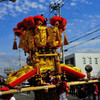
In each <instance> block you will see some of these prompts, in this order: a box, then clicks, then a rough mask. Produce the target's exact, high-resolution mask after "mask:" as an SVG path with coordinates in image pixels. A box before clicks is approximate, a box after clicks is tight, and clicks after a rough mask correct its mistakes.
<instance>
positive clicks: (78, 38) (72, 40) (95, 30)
mask: <svg viewBox="0 0 100 100" xmlns="http://www.w3.org/2000/svg"><path fill="white" fill-rule="evenodd" d="M98 31H100V29H97V30H95V31H92V32H90V33H88V34H86V35H84V36H81V37H79V38H77V39H74V40H72V41H70V42H69V44H70V43H73V42H75V41H77V40H79V39H82V38H84V37H86V36H88V35H90V34H93V33H95V32H98Z"/></svg>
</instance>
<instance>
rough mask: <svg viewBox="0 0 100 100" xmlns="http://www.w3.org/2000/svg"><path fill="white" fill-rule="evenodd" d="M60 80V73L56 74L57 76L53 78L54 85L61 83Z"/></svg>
mask: <svg viewBox="0 0 100 100" xmlns="http://www.w3.org/2000/svg"><path fill="white" fill-rule="evenodd" d="M59 81H60V79H59V75H58V74H55V78H54V79H53V80H52V83H53V84H54V85H56V84H58V83H59Z"/></svg>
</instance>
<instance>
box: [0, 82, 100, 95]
mask: <svg viewBox="0 0 100 100" xmlns="http://www.w3.org/2000/svg"><path fill="white" fill-rule="evenodd" d="M96 82H100V80H89V81H76V82H67V84H68V86H72V85H80V84H90V83H96ZM50 88H56V85H49V86H36V87H26V88H22V89H11V90H9V91H4V92H0V95H6V94H13V93H21V92H26V91H38V90H43V89H50Z"/></svg>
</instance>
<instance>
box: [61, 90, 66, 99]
mask: <svg viewBox="0 0 100 100" xmlns="http://www.w3.org/2000/svg"><path fill="white" fill-rule="evenodd" d="M60 100H67V98H66V92H64V93H61V95H60Z"/></svg>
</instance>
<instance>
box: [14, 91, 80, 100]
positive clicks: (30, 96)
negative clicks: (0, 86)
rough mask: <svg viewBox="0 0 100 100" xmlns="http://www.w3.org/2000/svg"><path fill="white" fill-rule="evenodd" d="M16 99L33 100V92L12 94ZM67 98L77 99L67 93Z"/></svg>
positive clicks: (69, 99)
mask: <svg viewBox="0 0 100 100" xmlns="http://www.w3.org/2000/svg"><path fill="white" fill-rule="evenodd" d="M14 96H15V98H16V100H35V94H34V93H33V92H32V91H31V93H29V94H28V93H19V94H14ZM68 100H79V99H78V98H77V97H75V96H71V95H69V97H68Z"/></svg>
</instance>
